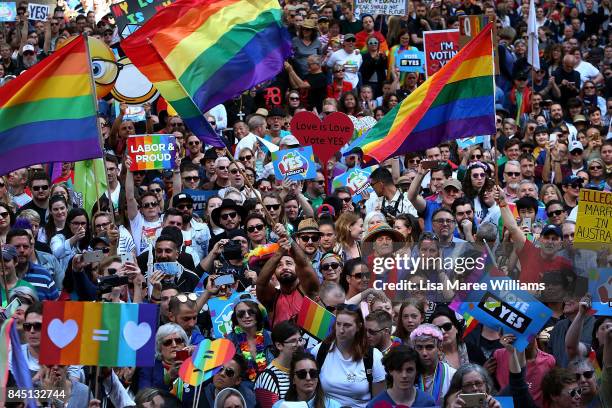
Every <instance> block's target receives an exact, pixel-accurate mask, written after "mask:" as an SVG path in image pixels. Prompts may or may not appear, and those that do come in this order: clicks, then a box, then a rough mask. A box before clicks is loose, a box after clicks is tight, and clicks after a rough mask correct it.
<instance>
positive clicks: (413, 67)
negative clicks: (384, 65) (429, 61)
mask: <svg viewBox="0 0 612 408" xmlns="http://www.w3.org/2000/svg"><path fill="white" fill-rule="evenodd" d="M395 65H397V67H398V68H399V70H400V72H417V73H419V74H423V73H425V54H423V52H422V51H419V50H418V49H416V48H414V49H410V50H401V51H400V50H399V49H398V50H396V51H395Z"/></svg>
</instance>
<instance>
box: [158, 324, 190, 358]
mask: <svg viewBox="0 0 612 408" xmlns="http://www.w3.org/2000/svg"><path fill="white" fill-rule="evenodd" d="M171 334H178V335H179V336H181V338H182V339H183V341H184V342H185V345H187V343H189V338H188V337H187V333H185V330H183V328H182V327H181V326H179V325H178V324H176V323H166V324H163V325H161V326H159V328H158V329H157V334H156V335H155V358H156V359H158V360H161V346H162V341H163V340H164V337H167V336H169V335H171Z"/></svg>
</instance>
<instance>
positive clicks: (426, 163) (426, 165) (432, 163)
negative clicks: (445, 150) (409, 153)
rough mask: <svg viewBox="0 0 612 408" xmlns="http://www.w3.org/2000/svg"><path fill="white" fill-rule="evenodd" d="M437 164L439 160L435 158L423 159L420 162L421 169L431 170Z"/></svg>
mask: <svg viewBox="0 0 612 408" xmlns="http://www.w3.org/2000/svg"><path fill="white" fill-rule="evenodd" d="M438 164H440V162H439V161H437V160H423V161H422V162H421V167H423V170H431V169H433V168H434V167H436V166H437V165H438Z"/></svg>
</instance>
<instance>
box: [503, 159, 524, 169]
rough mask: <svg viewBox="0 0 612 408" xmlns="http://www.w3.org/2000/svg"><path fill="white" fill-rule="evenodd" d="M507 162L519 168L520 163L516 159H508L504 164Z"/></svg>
mask: <svg viewBox="0 0 612 408" xmlns="http://www.w3.org/2000/svg"><path fill="white" fill-rule="evenodd" d="M509 164H511V165H513V166H516V167H518V168H519V169H520V168H521V163H519V162H518V160H508V161H507V162H506V166H507V165H509Z"/></svg>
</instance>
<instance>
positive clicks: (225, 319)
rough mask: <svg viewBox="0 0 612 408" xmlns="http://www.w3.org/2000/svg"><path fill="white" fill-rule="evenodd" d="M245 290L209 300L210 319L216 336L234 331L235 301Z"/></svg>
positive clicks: (219, 336) (222, 335) (223, 335)
mask: <svg viewBox="0 0 612 408" xmlns="http://www.w3.org/2000/svg"><path fill="white" fill-rule="evenodd" d="M243 294H244V292H234V293H232V295H231V296H230V297H229V298H227V297H213V298H211V299H210V300H209V301H208V310H209V311H210V320H212V326H213V331H214V333H215V335H214V336H215V337H216V338H221V337H225V336H226V335H227V334H228V333H230V332H231V331H232V313H234V302H235V301H237V300H238V299H239V298H240V295H243Z"/></svg>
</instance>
